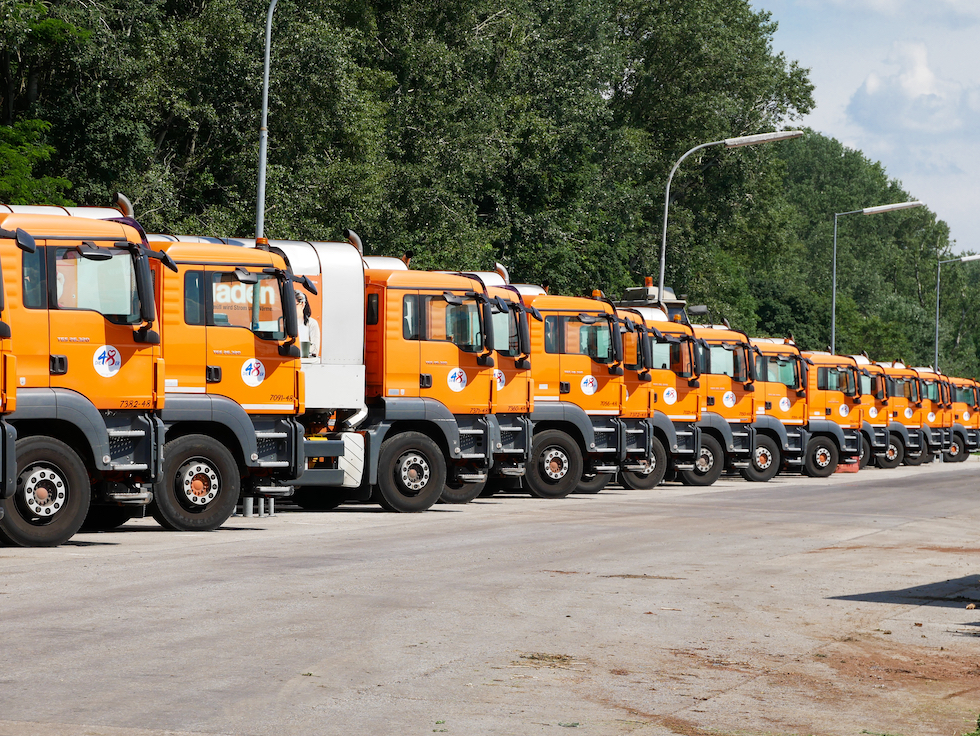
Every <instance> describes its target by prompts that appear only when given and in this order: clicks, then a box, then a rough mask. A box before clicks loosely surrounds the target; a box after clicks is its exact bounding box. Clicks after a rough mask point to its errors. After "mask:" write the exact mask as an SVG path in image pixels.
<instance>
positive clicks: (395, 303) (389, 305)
mask: <svg viewBox="0 0 980 736" xmlns="http://www.w3.org/2000/svg"><path fill="white" fill-rule="evenodd" d="M384 296H385V302H384V304H385V314H384V317H383V318H381V317H379V321H382V322H383V323H384V324H385V326H386V327H385V337H384V340H385V343H384V346H383V351H384V371H383V375H381V376H379V380H380V381H381V382H382V386H383V389H382V394H383V395H384V396H387V397H407V398H411V397H417V396H418V395H419V392H420V390H421V389H420V386H421V385H422V384H423V383H426V382H428V381H429V380H431V371H427V370H425V369H424V368H423V367H422V366H421V363H420V358H419V355H420V348H419V345H420V343H419V340H420V338H421V334H422V316H421V314H420V313H419V293H418V292H417V291H403V290H400V289H388V290H387V291H386V292H385V294H384ZM369 298H370V297H369ZM368 311H369V312H370V310H368ZM368 321H369V322H370V321H371V320H370V319H369V320H368ZM374 335H375V333H374V332H373V331H372V330H371V329H369V330H368V332H367V340H368V343H367V348H366V349H367V351H368V355H369V356H370V355H371V354H372V350H373V349H374V346H373V344H372V338H373V337H374ZM426 374H428V375H429V376H430V377H429V378H427V377H426Z"/></svg>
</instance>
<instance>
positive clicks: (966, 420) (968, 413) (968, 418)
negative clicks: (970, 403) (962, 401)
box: [963, 411, 970, 422]
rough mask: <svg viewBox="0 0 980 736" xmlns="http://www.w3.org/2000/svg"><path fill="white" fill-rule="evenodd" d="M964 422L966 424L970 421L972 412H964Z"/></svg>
mask: <svg viewBox="0 0 980 736" xmlns="http://www.w3.org/2000/svg"><path fill="white" fill-rule="evenodd" d="M963 421H964V422H968V421H970V412H968V411H965V412H963Z"/></svg>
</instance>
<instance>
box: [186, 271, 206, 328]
mask: <svg viewBox="0 0 980 736" xmlns="http://www.w3.org/2000/svg"><path fill="white" fill-rule="evenodd" d="M184 323H185V324H189V325H200V326H203V325H204V324H205V319H204V273H203V272H201V271H188V272H187V273H185V274H184Z"/></svg>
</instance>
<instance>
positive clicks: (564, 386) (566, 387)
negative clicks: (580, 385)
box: [558, 381, 572, 394]
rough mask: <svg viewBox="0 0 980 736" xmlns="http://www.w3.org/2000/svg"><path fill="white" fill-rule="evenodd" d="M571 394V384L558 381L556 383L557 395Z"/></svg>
mask: <svg viewBox="0 0 980 736" xmlns="http://www.w3.org/2000/svg"><path fill="white" fill-rule="evenodd" d="M571 392H572V384H571V383H569V382H568V381H559V382H558V393H560V394H568V393H571Z"/></svg>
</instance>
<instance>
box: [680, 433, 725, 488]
mask: <svg viewBox="0 0 980 736" xmlns="http://www.w3.org/2000/svg"><path fill="white" fill-rule="evenodd" d="M724 469H725V454H724V452H723V451H722V449H721V443H719V442H718V440H716V439H715V438H714V437H712V436H711V435H710V434H702V435H701V454H700V455H699V456H698V459H697V460H696V461H695V462H694V470H682V471H681V472H680V473H679V476H680V479H681V481H682V482H683V483H684V484H685V485H689V486H710V485H711V484H712V483H714V482H715V481H716V480H718V478H720V477H721V473H722V471H723V470H724Z"/></svg>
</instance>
